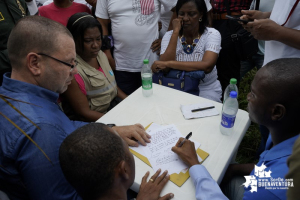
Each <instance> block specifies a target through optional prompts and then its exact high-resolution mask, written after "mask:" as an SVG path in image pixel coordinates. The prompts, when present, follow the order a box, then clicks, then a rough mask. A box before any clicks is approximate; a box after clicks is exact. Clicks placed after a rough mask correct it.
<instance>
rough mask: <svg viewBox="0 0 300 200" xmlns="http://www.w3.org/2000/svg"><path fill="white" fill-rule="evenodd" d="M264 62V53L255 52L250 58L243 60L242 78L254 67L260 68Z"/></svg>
mask: <svg viewBox="0 0 300 200" xmlns="http://www.w3.org/2000/svg"><path fill="white" fill-rule="evenodd" d="M263 63H264V55H261V54H255V55H253V56H252V57H251V59H249V60H242V61H241V70H240V74H241V79H242V78H243V77H244V76H245V75H246V74H247V72H249V71H251V70H252V69H253V68H254V67H256V68H257V70H258V69H260V68H261V67H262V65H263Z"/></svg>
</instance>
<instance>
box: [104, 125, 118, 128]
mask: <svg viewBox="0 0 300 200" xmlns="http://www.w3.org/2000/svg"><path fill="white" fill-rule="evenodd" d="M106 126H108V127H110V128H112V127H114V126H116V125H115V124H106Z"/></svg>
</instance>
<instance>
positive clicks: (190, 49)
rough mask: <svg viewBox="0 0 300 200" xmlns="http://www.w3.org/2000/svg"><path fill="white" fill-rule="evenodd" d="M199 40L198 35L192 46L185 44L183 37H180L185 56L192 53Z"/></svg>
mask: <svg viewBox="0 0 300 200" xmlns="http://www.w3.org/2000/svg"><path fill="white" fill-rule="evenodd" d="M199 39H200V36H199V35H198V36H197V37H196V38H195V39H194V40H193V44H187V42H186V38H185V37H184V35H182V36H181V38H180V42H181V44H182V47H183V51H184V52H185V53H186V54H191V53H193V51H194V48H195V46H196V45H197V43H198V41H199Z"/></svg>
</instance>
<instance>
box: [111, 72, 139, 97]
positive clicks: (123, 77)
mask: <svg viewBox="0 0 300 200" xmlns="http://www.w3.org/2000/svg"><path fill="white" fill-rule="evenodd" d="M114 73H115V77H116V81H117V85H118V87H119V88H120V89H121V90H122V91H123V92H124V93H125V94H127V95H130V94H131V93H133V92H134V91H135V90H136V89H138V88H139V87H141V85H142V78H141V72H125V71H117V70H116V71H114Z"/></svg>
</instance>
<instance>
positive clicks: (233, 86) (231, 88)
mask: <svg viewBox="0 0 300 200" xmlns="http://www.w3.org/2000/svg"><path fill="white" fill-rule="evenodd" d="M236 83H237V80H236V79H235V78H232V79H230V84H229V85H228V86H227V87H226V89H225V92H224V98H223V104H224V103H225V101H226V99H227V98H228V97H229V94H230V92H231V91H236V94H237V96H238V94H239V92H238V88H237V86H236Z"/></svg>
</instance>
